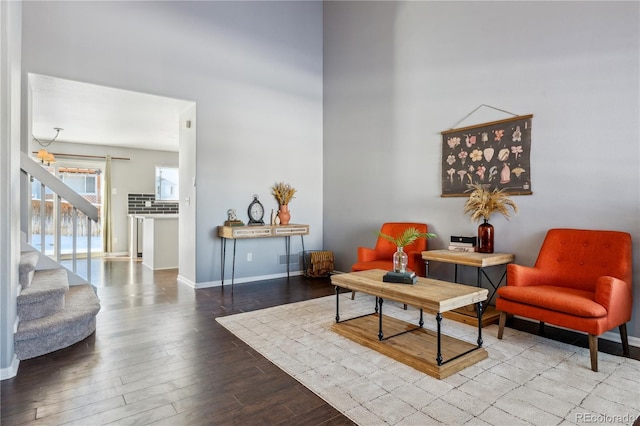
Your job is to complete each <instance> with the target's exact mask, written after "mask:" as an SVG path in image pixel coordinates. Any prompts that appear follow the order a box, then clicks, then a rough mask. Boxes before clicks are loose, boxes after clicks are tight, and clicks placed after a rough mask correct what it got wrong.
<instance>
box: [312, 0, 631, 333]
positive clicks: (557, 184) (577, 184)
mask: <svg viewBox="0 0 640 426" xmlns="http://www.w3.org/2000/svg"><path fill="white" fill-rule="evenodd" d="M639 7H640V4H639V3H638V2H397V3H396V2H393V3H392V2H326V3H324V19H325V27H324V28H325V31H324V43H325V44H324V55H325V56H324V64H325V68H324V70H325V73H324V87H325V92H324V93H325V96H324V118H325V122H324V159H325V163H324V175H325V192H324V194H325V198H324V205H325V210H324V211H325V215H324V218H325V234H324V235H325V239H324V243H325V247H327V249H331V250H334V251H335V252H336V255H337V261H336V264H337V267H338V268H339V269H342V270H349V269H350V265H351V264H352V263H353V262H354V261H355V259H356V247H357V246H359V245H366V246H372V245H373V243H374V241H375V235H374V234H373V232H374V231H375V230H376V229H377V228H378V227H379V225H380V223H381V222H383V221H391V220H398V221H404V220H411V221H424V222H426V223H428V224H429V226H430V230H431V231H433V232H436V233H437V234H438V235H439V239H438V240H435V241H432V242H430V247H432V248H444V245H445V241H446V240H447V238H448V237H449V236H450V235H455V234H460V233H463V234H473V233H475V228H476V225H475V224H472V223H471V222H469V220H468V218H467V217H465V216H463V214H462V207H463V204H464V201H465V199H463V198H441V197H440V193H441V191H440V190H441V186H440V185H441V180H440V174H441V170H440V165H439V164H440V155H441V141H442V139H441V135H440V132H441V131H443V130H447V129H449V128H450V127H451V126H453V125H454V124H455V123H456V122H458V121H459V120H460V119H462V118H463V117H464V116H465V115H466V114H468V113H469V112H471V111H472V110H473V109H474V108H476V107H477V106H479V105H481V104H488V105H491V106H494V107H497V108H501V109H505V110H508V111H511V112H514V113H517V114H523V115H524V114H533V115H534V117H533V139H532V155H531V174H532V190H533V195H530V196H518V197H515V198H514V200H515V201H516V202H517V203H518V205H519V207H520V214H518V215H516V216H515V217H514V218H512V220H511V222H507V221H506V220H505V219H504V218H502V217H498V216H496V217H493V218H492V220H491V222H492V223H493V224H494V226H495V231H496V250H497V251H505V252H513V253H515V254H516V260H517V262H518V263H522V264H528V265H531V264H533V262H534V261H535V258H536V256H537V253H538V250H539V248H540V244H541V242H542V240H543V238H544V235H545V232H546V230H547V229H549V228H552V227H576V228H596V229H616V230H621V231H626V232H629V233H631V234H632V237H633V239H634V248H635V250H634V269H635V294H634V300H635V303H634V306H635V309H634V314H633V319H632V323H631V325H630V328H629V333H630V334H631V335H632V336H636V337H637V336H640V275H639V274H640V246H639V245H638V242H639V241H640V167H639V160H640V151H639V146H640V144H639V143H638V141H639V139H638V137H639V133H640V132H639V130H640V127H639V123H638V120H639V114H640V108H639V105H640V98H639V90H640V89H639V75H640V70H639V52H640V45H639V40H640V38H639V30H638V27H639V20H638V16H639ZM489 112H490V110H489ZM508 117H509V116H508V115H504V114H501V113H490V114H487V111H484V113H482V114H480V115H477V116H472V117H471V118H470V120H467V121H465V122H464V123H463V125H471V124H476V123H480V122H484V121H487V120H495V119H502V118H508Z"/></svg>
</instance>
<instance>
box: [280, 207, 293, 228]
mask: <svg viewBox="0 0 640 426" xmlns="http://www.w3.org/2000/svg"><path fill="white" fill-rule="evenodd" d="M278 217H279V218H280V225H288V224H289V221H290V220H291V213H290V212H289V206H288V205H284V204H283V205H281V206H280V211H279V212H278Z"/></svg>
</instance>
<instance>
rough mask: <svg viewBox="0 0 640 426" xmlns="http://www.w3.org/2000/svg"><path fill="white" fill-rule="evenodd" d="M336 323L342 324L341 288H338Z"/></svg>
mask: <svg viewBox="0 0 640 426" xmlns="http://www.w3.org/2000/svg"><path fill="white" fill-rule="evenodd" d="M336 322H340V287H338V286H336Z"/></svg>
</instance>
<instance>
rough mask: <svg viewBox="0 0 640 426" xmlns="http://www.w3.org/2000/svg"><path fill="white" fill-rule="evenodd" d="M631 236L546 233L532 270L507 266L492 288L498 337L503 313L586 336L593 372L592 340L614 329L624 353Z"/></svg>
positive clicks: (594, 345)
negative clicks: (496, 286) (495, 293)
mask: <svg viewBox="0 0 640 426" xmlns="http://www.w3.org/2000/svg"><path fill="white" fill-rule="evenodd" d="M632 285H633V283H632V253H631V235H630V234H628V233H626V232H618V231H591V230H580V229H551V230H549V231H548V232H547V235H546V237H545V239H544V242H543V243H542V247H541V248H540V253H539V254H538V259H537V260H536V263H535V265H534V266H533V267H526V266H521V265H515V264H509V265H507V285H506V286H505V287H501V288H499V289H498V296H499V297H498V298H497V299H496V308H497V309H498V310H500V311H502V312H501V313H500V322H499V328H498V339H502V334H503V331H504V326H505V323H506V319H507V313H509V314H513V315H520V316H523V317H526V318H532V319H535V320H538V321H540V330H541V331H544V324H545V322H546V323H549V324H553V325H557V326H560V327H565V328H569V329H572V330H578V331H582V332H584V333H587V334H588V335H589V352H590V356H591V369H592V370H593V371H598V336H599V335H601V334H602V333H604V332H606V331H608V330H611V329H612V328H614V327H618V328H619V330H620V339H621V341H622V348H623V351H624V354H625V355H628V354H629V341H628V338H627V324H626V323H627V322H628V321H629V320H630V319H631V309H632V305H633V295H632V294H633V293H632V292H633V290H632Z"/></svg>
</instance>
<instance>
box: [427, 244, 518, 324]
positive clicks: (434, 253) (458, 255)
mask: <svg viewBox="0 0 640 426" xmlns="http://www.w3.org/2000/svg"><path fill="white" fill-rule="evenodd" d="M515 258H516V256H515V255H514V254H511V253H478V252H460V251H453V250H428V251H423V252H422V259H423V260H424V263H425V270H426V276H427V277H428V276H429V262H430V261H434V262H443V263H452V264H454V265H455V269H454V271H455V272H454V282H456V283H457V282H458V265H462V266H471V267H474V268H476V270H477V278H476V286H477V287H482V277H483V276H484V278H485V279H486V281H487V282H488V283H489V284H490V285H491V288H492V290H491V293H490V295H489V297H488V298H487V303H486V304H485V306H484V314H483V316H482V325H483V326H485V325H488V324H495V323H497V322H498V320H499V318H500V312H499V311H497V310H496V309H495V308H494V307H493V306H490V305H489V301H490V300H491V299H492V298H493V296H494V295H495V294H496V291H497V290H498V287H500V285H501V284H502V282H503V281H505V279H506V276H507V268H506V265H507V264H508V263H511V262H513V261H514V260H515ZM501 265H505V267H504V272H503V273H502V275H501V276H500V280H499V281H497V283H495V282H494V281H493V280H492V279H491V278H490V277H489V276H488V275H487V273H486V271H485V268H488V267H492V266H501ZM449 317H450V318H451V319H454V320H456V321H461V322H464V323H467V324H471V325H474V324H476V323H477V315H476V313H475V312H471V311H466V310H464V309H458V310H456V311H452V312H450V313H449Z"/></svg>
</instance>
